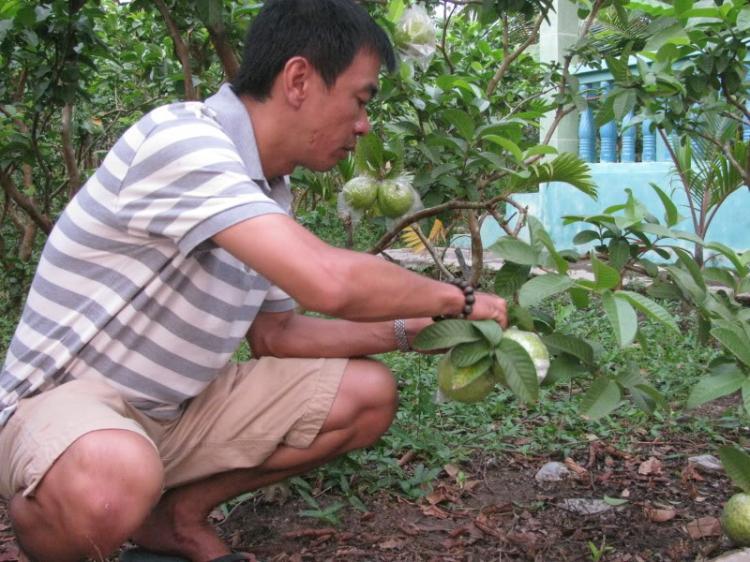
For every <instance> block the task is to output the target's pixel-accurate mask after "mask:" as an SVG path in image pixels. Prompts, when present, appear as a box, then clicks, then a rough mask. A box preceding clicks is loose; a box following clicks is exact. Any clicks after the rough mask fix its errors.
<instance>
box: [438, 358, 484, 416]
mask: <svg viewBox="0 0 750 562" xmlns="http://www.w3.org/2000/svg"><path fill="white" fill-rule="evenodd" d="M473 373H474V371H473V369H472V368H471V367H455V366H454V365H453V363H451V357H450V352H448V353H446V354H445V356H444V357H443V359H442V360H441V361H440V364H439V365H438V386H439V387H440V390H441V391H442V393H443V394H445V396H447V397H448V398H450V399H451V400H455V401H456V402H463V403H464V404H473V403H475V402H479V401H480V400H484V399H485V398H487V396H488V395H489V393H490V392H492V389H493V388H495V377H493V376H492V371H490V370H487V371H485V372H484V373H483V374H482V375H480V376H479V377H477V378H475V379H474V380H473V381H471V382H470V383H469V384H466V381H467V380H469V377H471V376H472V375H473Z"/></svg>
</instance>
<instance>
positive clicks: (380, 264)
mask: <svg viewBox="0 0 750 562" xmlns="http://www.w3.org/2000/svg"><path fill="white" fill-rule="evenodd" d="M213 240H214V241H215V242H216V243H217V244H218V245H219V246H221V247H223V248H224V249H226V250H227V251H228V252H230V253H231V254H232V255H234V256H235V257H237V258H238V259H239V260H241V261H242V262H243V263H245V264H247V265H248V266H250V267H252V268H253V269H255V270H256V271H258V272H259V273H260V274H261V275H263V276H264V277H266V278H267V279H269V280H270V281H271V282H272V283H274V284H276V285H278V286H279V287H281V289H283V290H284V291H285V292H287V293H288V294H289V295H291V296H292V297H293V298H294V299H295V300H296V301H297V302H299V303H300V304H301V305H302V306H303V307H305V308H306V309H308V310H314V311H317V312H321V313H323V314H327V315H329V316H334V317H337V318H344V319H347V320H355V321H359V322H365V321H367V322H370V321H378V320H388V319H393V318H424V317H431V316H439V315H457V314H458V313H459V312H460V311H461V309H462V307H463V305H464V295H463V292H462V291H461V290H460V289H458V288H457V287H454V286H452V285H450V284H447V283H440V282H438V281H434V280H432V279H428V278H427V277H424V276H422V275H418V274H416V273H412V272H410V271H408V270H406V269H404V268H402V267H399V266H397V265H394V264H392V263H389V262H387V261H386V260H383V259H380V258H376V257H375V256H371V255H369V254H363V253H359V252H353V251H349V250H342V249H340V248H335V247H333V246H330V245H328V244H326V243H325V242H323V241H322V240H320V239H319V238H317V237H316V236H314V235H313V234H312V233H310V232H308V231H307V230H306V229H305V228H304V227H302V226H300V225H299V224H297V223H296V222H295V221H294V220H293V219H291V218H290V217H287V216H285V215H279V214H270V215H262V216H258V217H255V218H252V219H248V220H246V221H243V222H241V223H238V224H236V225H234V226H231V227H229V228H227V229H226V230H223V231H221V232H219V233H218V234H216V235H214V237H213ZM471 318H473V319H478V320H479V319H493V320H496V321H498V322H500V323H502V324H503V325H505V323H506V322H507V320H506V310H505V301H504V300H503V299H501V298H499V297H496V296H494V295H488V294H483V293H477V300H476V303H475V304H474V312H473V313H472V315H471Z"/></svg>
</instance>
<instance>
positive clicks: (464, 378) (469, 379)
mask: <svg viewBox="0 0 750 562" xmlns="http://www.w3.org/2000/svg"><path fill="white" fill-rule="evenodd" d="M454 349H455V348H454ZM450 353H451V363H453V350H451V352H450ZM491 367H492V357H490V356H484V357H483V358H481V359H480V360H479V361H477V362H476V363H471V364H469V365H468V366H466V367H464V368H463V370H462V372H461V379H460V381H457V380H456V378H453V379H452V381H451V382H452V384H451V386H452V387H453V388H454V389H455V390H460V389H462V388H466V387H467V386H469V385H470V384H471V383H473V382H474V381H475V380H477V379H478V378H479V377H481V376H482V375H483V374H485V373H486V372H487V371H488V370H490V368H491ZM459 383H460V384H461V386H458V384H459Z"/></svg>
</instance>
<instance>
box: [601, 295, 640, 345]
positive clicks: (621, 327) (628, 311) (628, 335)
mask: <svg viewBox="0 0 750 562" xmlns="http://www.w3.org/2000/svg"><path fill="white" fill-rule="evenodd" d="M602 304H603V305H604V312H606V314H607V318H609V321H610V323H611V324H612V328H614V330H615V337H616V338H617V343H618V344H619V346H620V347H623V348H624V347H627V346H629V345H630V344H631V343H633V339H635V333H636V331H637V330H638V315H637V314H636V313H635V310H634V309H633V307H632V306H631V305H630V303H629V302H628V301H627V300H626V299H625V298H621V297H617V296H615V295H613V294H612V293H611V292H610V291H604V292H603V293H602Z"/></svg>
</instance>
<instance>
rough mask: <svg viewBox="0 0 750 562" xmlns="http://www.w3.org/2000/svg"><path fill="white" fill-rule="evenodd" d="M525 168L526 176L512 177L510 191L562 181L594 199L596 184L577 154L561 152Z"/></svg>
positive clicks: (588, 168) (589, 170)
mask: <svg viewBox="0 0 750 562" xmlns="http://www.w3.org/2000/svg"><path fill="white" fill-rule="evenodd" d="M527 170H528V171H529V172H530V175H529V176H528V177H527V178H520V177H514V178H513V180H512V181H511V185H510V190H511V191H512V192H518V191H525V190H527V189H529V188H531V187H534V186H537V185H540V184H543V183H549V182H563V183H567V184H570V185H572V186H573V187H575V188H576V189H578V190H580V191H582V192H583V193H585V194H586V195H588V196H589V197H591V198H592V199H594V200H595V199H596V191H597V186H596V183H594V181H593V179H592V178H591V168H590V167H589V166H588V164H586V162H584V161H583V160H582V159H581V158H580V157H579V156H578V155H577V154H574V153H572V152H563V153H562V154H560V156H558V157H557V158H555V159H554V160H552V161H550V162H544V163H541V164H533V165H531V166H529V167H528V168H527Z"/></svg>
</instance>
